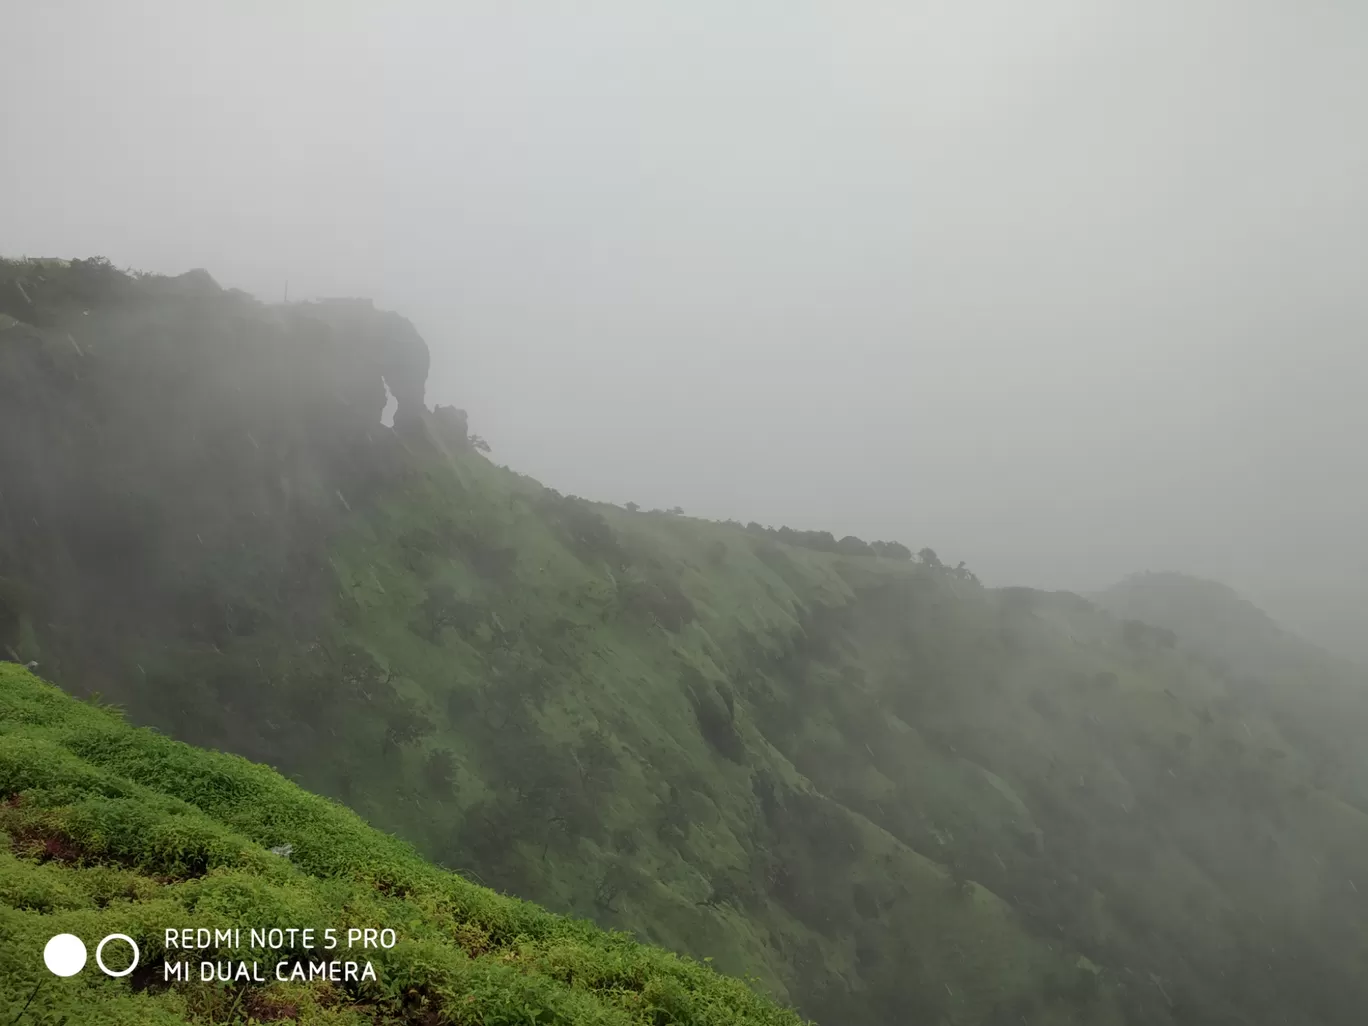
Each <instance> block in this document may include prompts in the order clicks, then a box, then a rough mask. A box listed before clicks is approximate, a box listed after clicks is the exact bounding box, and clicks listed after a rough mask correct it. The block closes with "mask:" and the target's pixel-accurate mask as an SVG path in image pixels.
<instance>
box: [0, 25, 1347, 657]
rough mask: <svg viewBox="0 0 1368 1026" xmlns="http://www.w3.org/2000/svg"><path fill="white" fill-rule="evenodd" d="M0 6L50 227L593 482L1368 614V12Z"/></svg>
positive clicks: (1068, 573)
mask: <svg viewBox="0 0 1368 1026" xmlns="http://www.w3.org/2000/svg"><path fill="white" fill-rule="evenodd" d="M0 5H3V7H4V8H5V10H4V17H3V21H4V25H5V36H6V39H7V42H6V46H5V56H4V59H3V62H0V90H3V95H4V97H5V98H6V103H5V108H4V110H3V111H0V125H2V126H3V135H2V136H0V138H2V139H3V146H4V153H5V158H4V160H3V161H0V250H3V251H4V252H6V253H8V254H12V255H20V254H25V253H26V254H28V255H53V256H80V255H90V254H103V255H107V256H108V257H110V258H111V259H112V260H114V261H115V263H117V264H120V265H124V266H131V267H135V268H139V269H146V270H156V271H166V272H179V271H181V270H184V269H186V268H189V267H194V266H203V267H206V268H208V269H209V270H210V272H211V273H213V274H214V275H215V277H216V278H218V280H219V281H220V282H221V283H222V284H224V285H227V286H236V287H239V288H244V289H247V290H248V291H251V292H253V293H255V294H257V295H260V296H262V297H263V298H268V299H277V298H279V297H280V296H281V295H282V294H283V292H284V289H285V283H286V282H287V281H288V282H289V290H290V296H291V298H305V297H311V296H317V295H337V294H363V295H371V296H373V297H375V298H376V300H377V301H378V302H379V303H380V304H382V305H384V306H388V307H392V308H394V309H398V310H399V311H401V312H402V313H405V314H406V315H408V316H409V317H410V318H411V319H412V320H414V322H415V323H416V324H417V325H418V327H419V329H420V330H421V331H422V332H423V334H424V335H425V337H426V338H427V340H428V342H429V344H430V346H431V348H432V351H433V372H432V377H431V379H430V381H429V389H428V399H429V402H440V403H454V404H456V405H458V406H462V407H464V408H466V409H468V410H469V411H470V414H471V422H472V426H473V429H474V430H476V431H478V432H479V433H480V434H482V435H484V436H485V437H486V438H488V440H489V441H490V442H491V444H492V445H493V447H494V453H493V455H494V458H495V459H496V460H498V461H499V462H506V463H508V464H509V465H511V466H512V467H514V468H515V469H518V470H521V471H523V472H526V473H529V474H532V475H533V476H535V477H538V478H540V479H541V480H543V481H544V482H546V483H547V484H550V485H552V486H554V487H556V488H559V489H560V490H562V491H566V492H573V493H577V494H582V495H585V496H588V497H591V498H597V499H605V500H610V501H616V502H625V501H627V500H635V501H637V502H639V503H641V504H642V505H644V506H648V507H650V506H673V505H676V504H678V505H681V506H683V507H684V508H685V509H686V510H687V511H688V512H690V513H694V514H698V515H704V516H709V517H720V518H721V517H735V518H738V519H741V520H750V519H756V520H760V521H762V522H767V523H774V524H779V523H788V524H792V525H794V526H800V527H820V528H828V529H830V530H832V531H834V532H836V533H837V534H838V535H839V534H843V533H855V534H859V535H862V536H864V537H867V538H874V537H891V538H897V539H900V540H902V541H904V542H906V543H908V544H909V545H911V546H912V547H913V548H918V547H920V546H921V545H924V544H929V545H932V546H934V547H935V548H937V549H938V550H939V551H940V553H941V555H942V556H943V557H946V558H948V559H951V560H955V561H958V560H959V559H964V560H967V561H968V563H969V565H970V567H971V568H973V569H975V570H977V571H978V572H979V573H980V575H981V576H982V577H983V578H984V579H985V581H986V582H988V583H994V584H997V583H1025V584H1032V585H1036V586H1039V587H1049V588H1055V587H1065V588H1073V589H1080V590H1086V589H1093V588H1097V587H1101V586H1104V585H1106V584H1109V583H1111V582H1112V581H1114V580H1115V579H1116V578H1118V577H1119V576H1121V575H1123V574H1125V573H1127V572H1129V571H1132V570H1138V569H1178V570H1186V571H1189V572H1193V573H1197V574H1201V575H1204V576H1211V577H1215V578H1218V579H1221V580H1224V581H1226V582H1228V583H1230V584H1233V585H1234V586H1236V587H1237V588H1240V589H1241V590H1243V591H1245V592H1246V593H1247V594H1249V595H1250V596H1251V597H1252V598H1254V599H1255V600H1256V601H1260V602H1261V603H1262V604H1264V605H1265V606H1266V607H1267V608H1269V609H1270V610H1271V611H1273V612H1274V613H1275V614H1278V615H1281V616H1283V617H1284V618H1287V619H1289V620H1292V621H1295V622H1299V624H1300V626H1302V627H1304V628H1306V629H1309V630H1312V631H1315V632H1317V633H1319V634H1320V636H1322V637H1330V636H1332V635H1333V636H1339V637H1340V638H1342V639H1348V640H1347V641H1346V643H1348V642H1351V641H1352V640H1353V639H1358V638H1360V637H1361V636H1362V635H1365V634H1368V540H1365V525H1368V455H1365V445H1368V400H1366V399H1365V394H1368V392H1366V390H1368V373H1366V372H1368V282H1366V281H1365V277H1366V276H1368V5H1365V4H1361V3H1355V2H1351V0H1334V2H1326V0H1278V2H1261V0H1172V2H1170V0H1163V2H1156V0H1127V2H1124V3H1122V2H1108V0H1039V2H1033V3H1022V2H1020V0H945V2H936V3H915V2H908V3H901V4H891V3H890V4H883V3H875V2H873V0H869V2H835V0H833V2H829V3H822V4H814V3H799V2H795V0H782V2H761V0H743V2H739V3H738V2H734V0H727V2H723V0H710V2H703V0H692V2H690V3H670V4H666V3H651V2H643V0H620V2H616V3H592V2H582V3H532V2H528V3H518V4H510V3H506V2H495V3H488V4H476V3H462V2H451V3H441V4H438V3H434V4H431V5H404V4H395V3H385V4H381V3H378V2H377V3H374V4H368V5H363V4H348V3H342V2H338V0H327V2H319V3H289V2H271V3H264V2H263V3H253V2H245V0H236V2H232V3H221V4H204V3H184V2H180V0H176V2H162V3H152V2H140V3H111V2H105V0H93V2H89V3H72V2H62V0H47V2H43V3H27V4H19V3H17V2H15V0H0Z"/></svg>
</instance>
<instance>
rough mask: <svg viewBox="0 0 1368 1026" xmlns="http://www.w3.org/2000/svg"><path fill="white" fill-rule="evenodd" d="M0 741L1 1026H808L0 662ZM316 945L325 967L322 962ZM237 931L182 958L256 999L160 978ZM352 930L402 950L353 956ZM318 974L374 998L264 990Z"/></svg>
mask: <svg viewBox="0 0 1368 1026" xmlns="http://www.w3.org/2000/svg"><path fill="white" fill-rule="evenodd" d="M0 742H3V743H2V744H0V794H3V795H4V796H5V800H4V802H3V803H0V837H2V838H4V839H6V840H7V841H8V843H7V844H5V845H4V848H3V849H2V850H0V937H3V943H2V944H0V981H3V982H0V1016H3V1017H4V1018H3V1021H5V1022H7V1023H18V1022H31V1023H55V1022H58V1021H61V1022H71V1023H81V1024H82V1026H85V1024H91V1026H94V1024H99V1023H107V1024H111V1026H128V1024H130V1023H138V1024H143V1023H147V1024H154V1023H167V1024H170V1023H182V1022H194V1023H231V1022H274V1021H281V1020H287V1019H288V1020H291V1021H297V1022H302V1023H316V1024H322V1023H328V1024H338V1026H341V1024H344V1023H356V1024H360V1023H420V1022H421V1023H437V1022H442V1023H489V1024H493V1023H507V1024H513V1023H526V1024H529V1026H532V1024H552V1023H603V1024H605V1026H606V1024H610V1023H611V1024H622V1026H627V1024H629V1023H651V1024H659V1023H665V1022H679V1023H699V1024H702V1023H713V1024H717V1026H722V1024H743V1023H745V1024H750V1023H755V1024H774V1026H781V1024H782V1026H800V1023H801V1020H800V1019H798V1017H797V1016H795V1015H793V1014H792V1013H791V1012H788V1011H785V1010H783V1009H781V1008H779V1007H777V1006H775V1005H773V1004H771V1003H770V1002H768V1001H766V1000H764V999H762V998H759V997H757V996H755V994H754V993H752V992H751V991H750V990H749V989H748V988H747V987H746V986H745V984H743V983H741V982H740V981H736V980H732V979H728V978H727V977H724V976H720V975H718V974H717V973H715V972H713V971H712V970H711V969H709V968H708V967H707V966H705V965H701V964H699V963H698V962H694V961H692V960H689V959H681V958H679V957H677V956H675V955H671V954H668V953H666V952H664V951H660V950H657V949H653V948H647V947H642V946H641V945H639V944H637V943H636V942H635V941H633V940H632V939H631V938H630V937H628V936H626V935H624V934H614V933H605V932H603V931H601V930H599V929H597V928H596V927H594V926H593V925H591V924H589V923H586V922H582V921H576V920H571V919H564V918H561V917H558V916H553V915H550V914H548V913H546V912H544V911H542V910H541V909H539V908H537V907H536V906H534V905H531V904H529V903H527V902H522V901H518V900H516V899H512V898H506V897H502V896H500V895H497V894H495V893H493V892H492V891H490V890H488V889H487V888H484V887H479V886H476V885H473V884H470V883H467V882H466V881H464V880H462V879H461V878H460V877H458V876H455V875H454V874H451V873H447V872H443V871H441V870H438V869H435V868H434V867H432V866H431V865H429V864H427V863H426V862H424V861H423V860H422V859H421V858H419V857H418V856H417V855H416V854H415V853H414V852H413V850H412V849H411V848H410V847H409V846H408V845H406V844H404V843H402V842H400V841H397V840H395V839H394V838H393V837H390V836H387V835H385V834H382V833H380V832H378V831H376V830H374V829H372V828H371V827H368V826H366V825H365V824H364V823H362V822H361V820H359V819H358V818H357V817H356V815H355V814H353V813H351V812H349V811H347V810H346V809H344V808H342V807H340V806H338V805H336V804H335V803H332V802H329V801H327V800H325V799H322V798H319V797H317V796H315V795H311V794H308V793H306V792H304V791H302V790H300V789H299V788H298V787H297V786H295V785H294V784H291V783H290V782H289V781H288V780H285V779H284V778H282V777H281V776H280V775H279V774H277V773H275V772H273V771H271V770H269V769H267V768H265V767H263V766H257V765H254V764H252V763H250V762H247V761H246V760H245V759H242V758H240V757H237V756H231V755H224V754H221V753H216V752H206V751H203V750H200V749H195V748H191V747H190V746H188V745H185V744H182V743H181V742H178V741H172V740H170V739H168V738H166V737H163V736H161V735H159V734H156V733H154V732H152V731H149V730H146V729H141V730H139V729H134V728H132V727H130V726H128V725H127V724H126V723H124V722H123V720H122V718H121V717H120V716H119V715H118V714H117V713H115V712H112V711H111V710H109V709H106V708H100V707H92V706H90V705H84V704H82V703H80V702H78V701H77V700H75V699H73V698H70V697H69V696H66V695H64V694H62V693H61V692H60V691H58V690H57V689H56V688H54V687H52V686H51V685H49V684H46V683H44V682H42V681H39V680H38V679H36V678H35V677H33V676H32V675H31V674H29V673H28V672H26V671H24V670H22V669H20V668H18V667H15V666H13V664H5V663H0ZM286 845H288V846H289V849H288V850H287V851H281V850H280V849H281V848H282V847H283V846H286ZM272 849H276V850H274V851H273V850H272ZM275 925H289V926H294V927H296V928H297V929H299V930H303V929H304V928H308V927H312V928H314V929H315V930H316V931H317V934H318V937H317V939H316V941H315V945H314V946H313V947H306V946H305V942H304V941H303V940H302V937H303V935H302V933H301V934H298V935H297V937H296V940H297V943H296V944H294V945H290V944H286V945H285V946H283V947H281V948H279V949H276V950H272V949H261V950H256V949H253V948H252V946H251V937H250V930H251V929H252V928H254V927H265V926H275ZM329 927H331V928H333V929H335V930H337V931H338V934H339V941H338V946H337V951H336V952H335V953H334V954H325V952H324V951H323V945H324V944H325V943H326V942H325V941H324V940H323V932H324V930H326V929H327V928H329ZM234 928H237V929H238V930H240V931H241V934H240V935H239V934H235V935H234V936H233V938H232V939H231V940H229V939H228V938H227V937H226V936H225V938H224V941H225V942H224V943H222V944H217V943H215V944H213V945H212V946H211V947H209V948H207V949H202V950H201V949H197V950H195V951H193V953H192V956H191V957H192V959H193V961H192V963H191V964H192V967H195V968H197V967H198V966H199V965H200V963H201V962H202V961H205V960H208V961H211V962H213V963H214V964H215V966H218V965H220V964H222V963H224V962H227V961H230V960H242V961H247V960H260V961H261V962H262V963H263V964H264V965H265V966H267V967H268V968H267V969H266V971H265V973H264V975H266V976H267V977H268V980H269V982H268V983H266V984H264V985H252V986H248V985H246V984H243V983H240V982H238V983H219V982H214V983H208V982H204V981H202V980H198V979H196V980H193V981H191V982H189V983H184V984H182V983H180V982H176V981H170V982H168V981H167V980H166V979H165V976H166V973H165V970H164V968H163V967H164V964H165V962H166V961H167V960H170V961H172V962H173V963H174V962H176V961H178V960H179V959H180V958H181V957H182V950H181V949H179V948H168V946H167V944H166V931H167V929H171V930H173V931H176V930H181V931H183V930H199V929H206V930H214V931H219V930H222V931H225V932H226V931H229V930H232V929H234ZM349 928H358V929H365V928H371V929H374V930H376V931H377V932H378V931H379V930H382V929H386V928H388V929H392V930H393V931H394V934H395V936H394V938H393V939H392V940H391V941H390V942H389V943H388V944H387V945H383V946H382V945H380V944H379V942H378V941H377V942H376V944H374V945H372V946H371V947H369V948H366V947H360V946H359V945H358V946H355V950H353V946H351V945H348V944H347V941H346V939H347V938H348V933H347V931H348V929H349ZM58 933H73V934H75V935H77V936H79V937H82V938H83V939H85V940H86V943H87V947H91V946H93V944H94V942H95V939H96V938H100V937H103V936H105V935H107V934H111V933H125V934H127V935H129V936H131V937H133V939H134V940H135V941H136V943H137V944H138V945H139V948H140V950H141V955H142V957H141V959H140V961H139V964H138V966H137V967H136V968H134V971H133V973H132V974H131V975H130V976H129V977H128V979H127V980H124V979H114V978H110V977H107V976H105V975H103V974H101V973H98V972H96V971H95V969H94V965H93V956H92V962H91V963H90V964H89V965H88V967H87V969H86V970H85V971H84V972H82V973H80V974H78V975H76V976H72V977H69V978H65V979H63V978H57V977H54V976H51V975H50V974H49V973H48V972H47V970H46V969H45V968H44V966H43V948H44V945H45V944H46V942H47V940H48V938H49V937H50V936H53V935H54V934H58ZM362 940H363V941H364V934H363V935H362ZM116 948H117V950H118V954H117V955H116V954H114V952H113V951H111V952H110V953H109V954H108V956H107V957H106V960H105V964H106V965H108V966H109V967H110V968H111V969H114V970H115V971H118V970H120V969H123V968H125V967H127V966H129V961H130V957H129V956H130V952H129V951H128V949H127V948H126V947H122V946H118V945H116ZM325 959H337V960H343V959H351V960H355V961H357V962H358V963H360V964H363V965H364V964H365V963H366V962H370V963H372V968H373V970H374V972H373V976H374V979H361V980H356V981H345V980H344V982H343V983H342V985H341V986H338V985H337V984H335V983H333V982H331V981H322V980H313V981H310V982H301V981H294V980H289V979H287V981H286V982H283V983H282V982H279V981H278V980H275V979H271V977H274V976H275V975H276V973H275V971H274V970H275V967H276V966H277V965H278V964H279V963H280V962H284V961H290V962H291V963H294V962H296V961H306V962H307V961H314V962H319V961H323V960H325ZM343 972H344V975H345V969H344V970H343ZM363 974H364V975H365V976H370V975H372V974H367V973H364V970H359V971H358V972H357V974H356V975H357V976H358V977H359V976H362V975H363ZM282 975H286V976H287V977H288V976H289V975H290V973H289V971H288V970H286V971H284V972H283V973H282Z"/></svg>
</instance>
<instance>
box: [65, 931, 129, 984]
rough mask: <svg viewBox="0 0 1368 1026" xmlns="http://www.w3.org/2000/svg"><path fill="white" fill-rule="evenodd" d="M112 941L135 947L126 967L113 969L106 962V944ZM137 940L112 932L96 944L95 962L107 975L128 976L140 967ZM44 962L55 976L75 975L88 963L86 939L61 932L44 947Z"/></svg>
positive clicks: (124, 934)
mask: <svg viewBox="0 0 1368 1026" xmlns="http://www.w3.org/2000/svg"><path fill="white" fill-rule="evenodd" d="M110 941H123V942H124V943H125V944H127V945H128V946H129V947H130V948H132V949H133V958H132V960H131V961H130V962H129V963H128V967H127V968H125V969H111V968H109V966H107V965H105V963H104V949H105V945H106V944H108V943H109V942H110ZM140 954H141V953H140V952H139V951H138V944H137V942H136V941H135V940H134V939H133V938H132V937H130V936H128V934H126V933H111V934H110V935H109V936H108V937H106V938H104V940H102V941H100V943H99V944H97V945H95V964H96V965H98V966H99V967H100V972H102V973H104V974H105V975H106V976H127V975H128V974H129V973H131V972H132V971H133V970H134V969H136V968H137V967H138V958H139V957H140ZM43 962H44V964H46V965H47V967H48V969H49V970H50V971H51V972H52V974H53V975H54V976H75V975H76V974H77V973H79V972H80V971H81V970H82V969H84V968H85V964H86V946H85V941H83V940H81V938H80V937H77V936H76V935H75V934H74V933H59V934H57V936H55V937H53V938H52V939H51V940H50V941H48V942H47V945H46V946H45V947H44V948H43Z"/></svg>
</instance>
